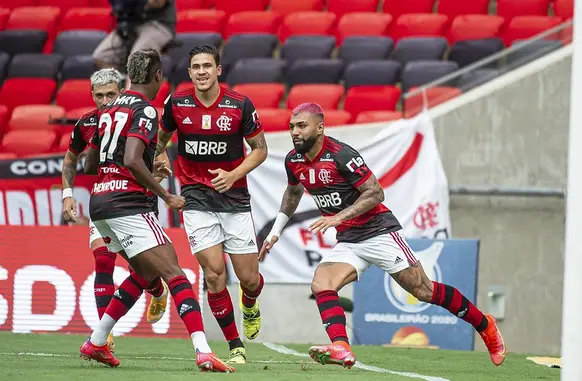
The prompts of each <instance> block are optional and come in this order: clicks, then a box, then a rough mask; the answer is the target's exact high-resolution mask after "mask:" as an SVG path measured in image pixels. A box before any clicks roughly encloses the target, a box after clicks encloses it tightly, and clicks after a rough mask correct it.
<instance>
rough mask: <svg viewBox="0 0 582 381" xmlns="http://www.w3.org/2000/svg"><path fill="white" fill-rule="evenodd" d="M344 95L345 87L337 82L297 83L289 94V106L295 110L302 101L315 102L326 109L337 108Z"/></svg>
mask: <svg viewBox="0 0 582 381" xmlns="http://www.w3.org/2000/svg"><path fill="white" fill-rule="evenodd" d="M343 95H344V87H343V86H342V85H335V84H304V85H295V86H293V87H292V88H291V91H289V95H287V108H288V109H290V110H293V109H294V108H295V107H297V106H299V105H300V104H301V103H305V102H313V103H317V104H318V105H320V106H321V107H322V108H323V109H324V110H336V109H337V108H338V106H339V102H340V100H341V98H342V96H343Z"/></svg>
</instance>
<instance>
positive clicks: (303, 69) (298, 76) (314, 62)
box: [285, 59, 344, 86]
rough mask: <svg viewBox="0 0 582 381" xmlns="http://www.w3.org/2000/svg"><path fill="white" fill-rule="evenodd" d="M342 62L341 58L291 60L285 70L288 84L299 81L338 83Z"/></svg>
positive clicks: (291, 84) (342, 66)
mask: <svg viewBox="0 0 582 381" xmlns="http://www.w3.org/2000/svg"><path fill="white" fill-rule="evenodd" d="M343 69H344V63H343V61H341V60H329V59H305V60H297V61H295V62H293V63H292V64H291V65H290V66H289V69H288V70H287V72H286V75H285V79H286V82H287V83H288V84H289V86H294V85H296V84H299V83H338V82H339V81H340V79H341V77H342V72H343Z"/></svg>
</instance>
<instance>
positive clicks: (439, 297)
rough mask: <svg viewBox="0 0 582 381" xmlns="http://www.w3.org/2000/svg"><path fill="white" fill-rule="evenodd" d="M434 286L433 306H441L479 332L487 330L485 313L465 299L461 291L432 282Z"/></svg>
mask: <svg viewBox="0 0 582 381" xmlns="http://www.w3.org/2000/svg"><path fill="white" fill-rule="evenodd" d="M432 284H433V291H432V300H431V303H432V304H435V305H437V306H441V307H443V308H445V309H446V310H448V311H449V312H450V313H452V314H453V315H455V316H457V317H460V318H461V319H463V320H464V321H466V322H467V323H469V324H471V325H472V326H473V327H475V329H476V330H477V332H483V331H484V330H485V328H487V319H486V318H485V316H484V315H483V312H481V311H480V310H479V309H478V308H477V307H475V305H474V304H473V303H471V302H470V301H469V299H467V298H465V296H464V295H463V294H461V293H460V292H459V290H457V289H456V288H454V287H451V286H449V285H446V284H442V283H438V282H432Z"/></svg>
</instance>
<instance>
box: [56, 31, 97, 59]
mask: <svg viewBox="0 0 582 381" xmlns="http://www.w3.org/2000/svg"><path fill="white" fill-rule="evenodd" d="M106 36H107V33H106V32H103V31H96V30H69V31H64V32H61V33H59V34H58V35H57V38H56V40H55V43H54V45H53V52H54V53H57V54H61V55H63V56H65V57H71V56H78V55H88V54H93V51H94V50H95V48H97V46H98V45H99V44H100V43H101V41H103V39H104V38H105V37H106Z"/></svg>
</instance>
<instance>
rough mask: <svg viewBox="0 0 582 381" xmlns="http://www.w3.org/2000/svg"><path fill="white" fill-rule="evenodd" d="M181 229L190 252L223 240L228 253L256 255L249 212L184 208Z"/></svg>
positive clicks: (256, 250) (196, 251) (253, 229)
mask: <svg viewBox="0 0 582 381" xmlns="http://www.w3.org/2000/svg"><path fill="white" fill-rule="evenodd" d="M184 228H185V230H186V235H187V236H188V240H189V241H190V248H191V249H192V254H196V253H198V252H199V251H201V250H204V249H207V248H209V247H211V246H214V245H217V244H219V243H221V242H224V252H226V253H228V254H255V253H258V252H259V250H258V248H257V237H256V235H255V224H254V223H253V217H252V216H251V212H239V213H226V212H225V213H222V212H203V211H200V210H185V211H184Z"/></svg>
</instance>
